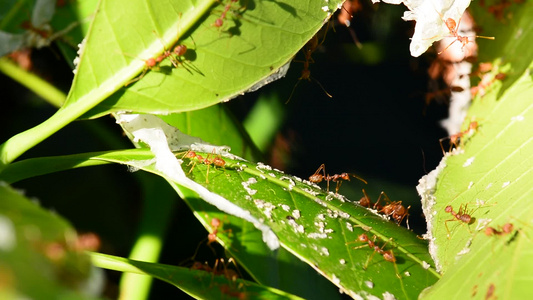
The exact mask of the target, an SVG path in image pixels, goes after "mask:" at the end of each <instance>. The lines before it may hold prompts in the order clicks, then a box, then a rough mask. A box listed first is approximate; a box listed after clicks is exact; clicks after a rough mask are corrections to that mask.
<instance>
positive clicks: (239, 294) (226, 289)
mask: <svg viewBox="0 0 533 300" xmlns="http://www.w3.org/2000/svg"><path fill="white" fill-rule="evenodd" d="M218 288H219V289H220V292H221V293H222V294H224V295H228V296H230V297H232V298H237V299H248V293H246V292H245V291H239V290H238V289H234V288H232V287H231V286H229V285H227V284H223V285H220V286H219V287H218Z"/></svg>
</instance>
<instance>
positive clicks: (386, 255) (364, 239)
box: [346, 233, 398, 273]
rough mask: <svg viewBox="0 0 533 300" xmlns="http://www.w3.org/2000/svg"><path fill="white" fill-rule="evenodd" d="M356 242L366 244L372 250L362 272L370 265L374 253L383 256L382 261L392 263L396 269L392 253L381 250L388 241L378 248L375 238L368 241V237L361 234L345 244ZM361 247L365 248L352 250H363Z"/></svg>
mask: <svg viewBox="0 0 533 300" xmlns="http://www.w3.org/2000/svg"><path fill="white" fill-rule="evenodd" d="M357 242H360V243H367V244H368V247H370V249H373V250H374V252H373V253H372V255H370V257H369V258H368V259H367V261H366V263H365V265H364V266H363V269H364V270H366V268H367V267H368V264H369V263H370V261H371V260H372V258H373V257H374V254H376V252H377V253H379V254H381V255H382V256H383V259H385V260H386V261H388V262H392V263H394V267H395V268H396V257H395V256H394V253H393V252H392V250H387V251H385V250H383V249H384V248H385V246H386V245H387V243H388V242H389V241H387V242H385V244H383V246H381V247H379V246H378V245H376V236H374V237H373V239H372V240H370V239H369V238H368V236H367V235H366V233H363V234H361V235H359V236H358V237H357V240H356V241H353V242H348V243H346V244H349V243H357ZM363 247H366V245H363V246H359V247H355V248H353V249H359V248H363ZM396 273H398V271H397V270H396Z"/></svg>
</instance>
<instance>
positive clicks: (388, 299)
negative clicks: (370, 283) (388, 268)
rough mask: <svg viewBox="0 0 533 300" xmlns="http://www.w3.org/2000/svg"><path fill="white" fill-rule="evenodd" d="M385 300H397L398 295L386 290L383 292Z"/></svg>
mask: <svg viewBox="0 0 533 300" xmlns="http://www.w3.org/2000/svg"><path fill="white" fill-rule="evenodd" d="M382 296H383V300H396V297H395V296H394V295H393V294H391V293H390V292H385V293H383V294H382Z"/></svg>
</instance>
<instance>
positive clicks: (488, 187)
mask: <svg viewBox="0 0 533 300" xmlns="http://www.w3.org/2000/svg"><path fill="white" fill-rule="evenodd" d="M491 187H492V182H489V184H487V187H486V188H485V190H488V189H490V188H491Z"/></svg>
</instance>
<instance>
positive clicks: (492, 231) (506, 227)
mask: <svg viewBox="0 0 533 300" xmlns="http://www.w3.org/2000/svg"><path fill="white" fill-rule="evenodd" d="M513 229H514V225H513V224H511V223H505V224H503V226H502V227H501V230H498V229H496V228H494V227H487V228H485V234H486V235H487V236H492V235H506V234H509V233H511V232H513Z"/></svg>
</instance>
